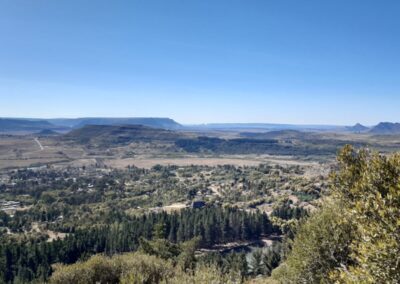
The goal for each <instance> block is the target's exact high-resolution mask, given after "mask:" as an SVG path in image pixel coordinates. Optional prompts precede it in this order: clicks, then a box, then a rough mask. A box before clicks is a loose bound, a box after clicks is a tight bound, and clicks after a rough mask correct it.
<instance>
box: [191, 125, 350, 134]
mask: <svg viewBox="0 0 400 284" xmlns="http://www.w3.org/2000/svg"><path fill="white" fill-rule="evenodd" d="M187 128H188V129H191V130H203V131H204V130H218V131H241V132H246V131H249V132H250V131H253V132H265V131H275V130H276V131H279V130H299V131H332V132H335V131H344V130H345V127H343V126H337V125H312V124H310V125H306V124H305V125H301V124H298V125H297V124H274V123H210V124H200V125H187Z"/></svg>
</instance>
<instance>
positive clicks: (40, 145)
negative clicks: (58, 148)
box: [34, 138, 44, 151]
mask: <svg viewBox="0 0 400 284" xmlns="http://www.w3.org/2000/svg"><path fill="white" fill-rule="evenodd" d="M34 140H35V142H36V143H37V144H38V145H39V147H40V151H43V150H44V147H43V145H42V143H40V141H39V139H38V138H35V139H34Z"/></svg>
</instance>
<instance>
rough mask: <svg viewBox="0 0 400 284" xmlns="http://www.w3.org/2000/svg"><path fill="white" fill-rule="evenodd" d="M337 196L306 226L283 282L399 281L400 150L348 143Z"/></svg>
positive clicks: (278, 276) (277, 274)
mask: <svg viewBox="0 0 400 284" xmlns="http://www.w3.org/2000/svg"><path fill="white" fill-rule="evenodd" d="M338 161H339V170H338V172H336V173H335V174H333V176H332V183H333V189H332V191H333V193H332V197H331V198H330V199H329V200H328V201H326V202H325V205H324V207H323V208H322V209H321V210H320V211H318V212H316V213H315V214H314V215H313V216H311V217H310V218H309V219H308V221H307V222H305V223H304V224H302V226H300V228H299V230H298V232H297V234H296V237H295V238H294V241H293V244H292V251H291V253H290V254H289V256H288V258H287V260H286V261H285V262H284V264H282V265H281V266H280V267H279V268H278V269H276V270H275V271H274V272H273V279H275V280H276V281H278V283H399V281H400V155H399V154H395V155H392V156H390V157H386V156H383V155H379V154H370V153H369V152H368V151H366V150H360V151H356V150H355V149H353V148H352V147H350V146H347V147H345V148H344V149H343V150H342V152H341V153H340V155H339V157H338Z"/></svg>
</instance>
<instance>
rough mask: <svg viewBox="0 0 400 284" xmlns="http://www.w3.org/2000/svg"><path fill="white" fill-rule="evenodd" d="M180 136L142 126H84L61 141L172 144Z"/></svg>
mask: <svg viewBox="0 0 400 284" xmlns="http://www.w3.org/2000/svg"><path fill="white" fill-rule="evenodd" d="M179 137H181V135H179V134H177V133H176V132H174V131H171V130H165V129H157V128H151V127H147V126H143V125H122V126H115V125H86V126H84V127H82V128H78V129H74V130H72V131H71V132H69V133H67V134H65V135H64V136H63V139H65V140H70V141H74V142H78V143H82V144H95V145H99V146H112V145H124V144H125V145H126V144H129V143H132V142H173V141H175V140H176V139H177V138H179Z"/></svg>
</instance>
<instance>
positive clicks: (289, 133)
mask: <svg viewBox="0 0 400 284" xmlns="http://www.w3.org/2000/svg"><path fill="white" fill-rule="evenodd" d="M314 134H315V132H314V133H313V132H303V131H297V130H274V131H269V132H262V133H261V132H242V133H240V136H242V137H246V138H253V139H305V138H309V137H310V136H313V135H314Z"/></svg>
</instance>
